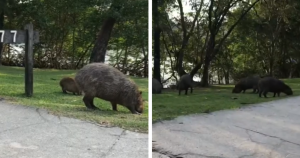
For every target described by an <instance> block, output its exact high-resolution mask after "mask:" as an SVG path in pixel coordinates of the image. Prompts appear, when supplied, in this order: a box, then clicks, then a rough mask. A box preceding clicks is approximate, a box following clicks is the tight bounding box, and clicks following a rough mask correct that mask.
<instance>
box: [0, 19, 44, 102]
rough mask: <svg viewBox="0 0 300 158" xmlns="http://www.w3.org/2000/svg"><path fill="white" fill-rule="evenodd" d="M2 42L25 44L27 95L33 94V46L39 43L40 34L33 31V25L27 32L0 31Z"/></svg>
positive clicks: (27, 27)
mask: <svg viewBox="0 0 300 158" xmlns="http://www.w3.org/2000/svg"><path fill="white" fill-rule="evenodd" d="M0 42H1V43H11V44H19V43H25V94H26V96H28V97H31V96H32V94H33V44H34V43H38V42H39V33H38V32H37V31H33V25H32V23H30V24H27V25H26V26H25V30H0Z"/></svg>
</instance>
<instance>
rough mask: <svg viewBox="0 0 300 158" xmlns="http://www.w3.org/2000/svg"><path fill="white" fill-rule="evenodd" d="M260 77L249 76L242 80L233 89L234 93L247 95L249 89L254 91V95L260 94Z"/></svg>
mask: <svg viewBox="0 0 300 158" xmlns="http://www.w3.org/2000/svg"><path fill="white" fill-rule="evenodd" d="M259 80H260V77H259V76H249V77H246V78H243V79H241V80H240V81H239V82H238V83H237V84H236V85H235V86H234V88H233V89H232V93H241V92H242V91H243V93H245V91H246V90H247V89H253V93H258V81H259Z"/></svg>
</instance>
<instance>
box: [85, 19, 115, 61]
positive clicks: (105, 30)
mask: <svg viewBox="0 0 300 158" xmlns="http://www.w3.org/2000/svg"><path fill="white" fill-rule="evenodd" d="M115 22H116V19H115V18H113V17H108V18H107V19H106V20H105V21H104V24H103V25H102V28H101V30H100V32H99V34H98V38H97V40H96V43H95V45H94V48H93V51H92V54H91V57H90V63H92V62H103V63H104V62H105V55H106V48H107V45H108V41H109V39H110V35H111V32H112V30H113V27H114V24H115Z"/></svg>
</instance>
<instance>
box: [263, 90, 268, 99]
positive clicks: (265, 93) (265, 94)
mask: <svg viewBox="0 0 300 158" xmlns="http://www.w3.org/2000/svg"><path fill="white" fill-rule="evenodd" d="M267 93H268V91H267V90H265V91H264V93H263V94H264V96H265V98H267Z"/></svg>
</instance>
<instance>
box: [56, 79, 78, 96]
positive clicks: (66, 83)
mask: <svg viewBox="0 0 300 158" xmlns="http://www.w3.org/2000/svg"><path fill="white" fill-rule="evenodd" d="M59 85H60V87H61V89H62V91H63V93H67V91H68V92H72V93H73V94H74V95H75V94H78V95H80V94H81V92H80V90H79V88H78V85H77V84H76V82H75V80H74V79H73V78H71V77H64V78H63V79H61V80H60V82H59Z"/></svg>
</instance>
